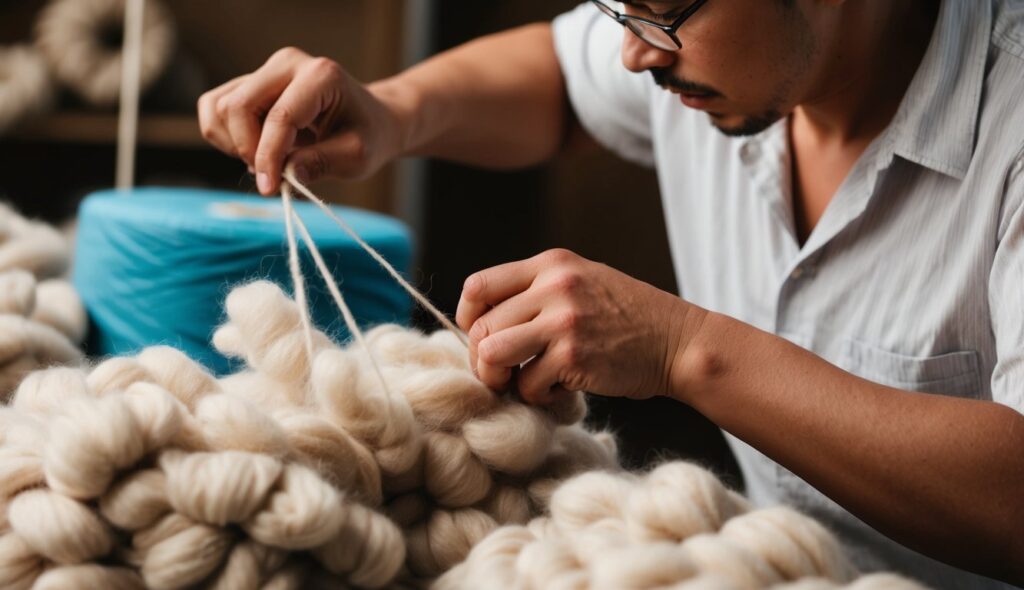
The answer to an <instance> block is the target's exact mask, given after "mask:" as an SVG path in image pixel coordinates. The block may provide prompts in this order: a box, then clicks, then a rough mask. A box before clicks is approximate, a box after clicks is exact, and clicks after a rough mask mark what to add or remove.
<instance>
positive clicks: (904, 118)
mask: <svg viewBox="0 0 1024 590" xmlns="http://www.w3.org/2000/svg"><path fill="white" fill-rule="evenodd" d="M991 35H992V5H991V3H990V2H988V1H979V2H964V1H962V0H944V1H943V2H942V3H941V6H940V8H939V15H938V18H937V19H936V23H935V31H934V32H933V33H932V39H931V43H930V44H929V46H928V49H927V51H926V53H925V55H924V58H923V59H922V60H921V65H920V66H919V67H918V69H917V73H916V74H915V75H914V79H913V81H912V82H911V83H910V87H909V88H908V89H907V92H906V94H905V95H904V97H903V101H902V102H901V103H900V107H899V109H898V110H897V112H896V116H895V117H894V118H893V122H892V124H891V125H890V127H889V129H888V130H887V132H886V135H888V136H889V137H888V139H889V140H890V142H891V145H892V153H894V154H895V155H898V156H900V157H902V158H904V159H906V160H909V161H911V162H915V163H917V164H919V165H921V166H925V167H927V168H930V169H932V170H935V171H937V172H941V173H943V174H946V175H949V176H953V177H956V178H957V179H962V178H963V177H964V175H965V174H966V173H967V169H968V167H969V166H970V163H971V158H972V157H973V155H974V147H975V140H976V135H977V130H978V129H977V128H978V114H979V110H980V104H981V93H982V85H983V84H984V77H985V62H986V60H987V58H988V50H989V43H990V40H991Z"/></svg>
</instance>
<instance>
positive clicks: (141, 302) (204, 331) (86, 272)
mask: <svg viewBox="0 0 1024 590" xmlns="http://www.w3.org/2000/svg"><path fill="white" fill-rule="evenodd" d="M295 205H296V211H297V212H298V214H299V215H300V216H301V217H302V219H303V221H304V222H305V223H306V226H307V227H308V228H309V232H310V234H311V235H312V236H313V239H314V240H315V242H316V244H317V246H318V247H319V248H320V251H321V253H322V254H323V255H324V260H325V261H326V262H327V265H328V267H330V268H331V270H332V272H333V273H334V276H335V278H336V279H337V280H338V281H339V283H340V284H341V291H342V293H343V294H344V295H345V299H346V301H347V302H348V304H349V306H350V307H351V308H352V311H353V313H354V314H355V316H356V318H357V320H358V321H359V322H360V323H361V324H362V325H373V324H378V323H382V322H398V323H405V322H407V321H408V318H409V315H410V312H411V303H410V300H409V298H408V297H407V295H406V294H405V292H404V291H403V290H402V289H401V287H400V286H399V285H397V284H396V283H395V282H394V281H393V279H391V278H390V277H389V276H388V275H387V273H386V272H385V271H384V270H383V269H381V268H380V267H379V266H378V265H377V263H376V262H375V261H374V260H373V259H371V258H370V257H369V256H368V255H367V254H366V253H365V252H363V251H362V249H360V248H359V245H358V244H356V243H355V241H354V240H352V239H351V238H350V237H348V235H346V234H345V233H344V232H343V231H342V230H341V229H340V228H339V227H337V226H336V225H335V224H334V222H333V221H331V220H330V219H329V218H328V217H327V216H326V215H324V213H323V212H322V211H320V210H319V209H318V208H317V207H316V206H315V205H313V204H312V203H307V202H301V203H296V204H295ZM334 209H335V211H337V213H338V214H339V215H340V216H341V217H342V218H343V219H345V220H346V221H347V222H348V223H349V224H350V225H351V226H352V227H353V228H354V229H355V231H356V232H357V233H358V234H359V235H360V236H361V237H362V238H363V239H364V240H366V241H367V242H368V243H369V244H370V245H371V246H373V247H374V248H376V249H377V250H379V251H380V252H381V254H382V255H383V256H384V257H385V258H386V259H387V260H388V261H389V262H391V263H392V264H393V265H394V266H395V267H396V268H397V269H399V270H400V271H404V270H408V266H409V264H410V258H411V251H412V247H411V238H410V233H409V231H408V229H407V228H406V226H405V225H403V224H402V223H401V222H399V221H397V220H395V219H392V218H389V217H386V216H383V215H378V214H375V213H370V212H366V211H361V210H355V209H349V208H345V207H335V208H334ZM78 219H79V226H78V244H77V248H76V253H75V266H74V283H75V287H76V288H77V289H78V292H79V293H80V294H81V296H82V300H83V301H84V303H85V306H86V309H87V310H88V312H89V316H90V318H91V320H92V324H93V326H92V333H91V336H90V341H89V351H88V352H89V353H90V354H94V355H115V354H131V353H134V352H136V351H138V350H139V349H141V348H144V347H146V346H150V345H156V344H166V345H170V346H174V347H176V348H179V349H181V350H183V351H185V352H186V353H187V354H188V355H189V356H191V357H192V358H194V359H196V360H198V361H200V362H202V363H204V364H205V365H206V366H208V367H209V368H210V369H211V370H213V371H215V372H217V373H224V372H226V371H228V370H230V369H231V364H230V363H229V361H228V360H227V359H226V358H224V357H223V356H221V355H220V354H218V353H217V352H216V351H215V350H214V349H213V347H212V346H211V344H210V339H211V336H212V335H213V332H214V330H215V329H216V327H217V326H218V325H219V324H221V323H222V322H223V321H224V312H223V304H224V298H225V297H226V296H227V294H228V293H229V292H230V290H231V288H232V287H233V286H235V285H236V284H238V283H241V282H245V281H250V280H255V279H261V278H262V279H269V280H271V281H274V282H276V283H278V284H279V285H281V286H282V287H283V288H284V289H285V291H287V292H291V289H292V284H291V278H290V275H289V273H288V260H287V242H286V240H285V231H284V217H283V214H282V208H281V203H280V201H279V200H276V199H274V200H272V199H264V198H261V197H255V196H248V195H241V194H236V193H230V192H216V191H207V190H195V189H180V188H142V189H136V190H133V191H131V192H129V193H125V192H117V191H104V192H100V193H95V194H93V195H91V196H89V197H88V198H87V199H86V200H85V201H84V202H83V203H82V206H81V208H80V210H79V218H78ZM300 242H301V240H300ZM300 247H301V250H300V253H301V255H302V265H303V271H304V275H305V277H306V281H307V286H308V291H309V299H310V308H311V312H312V315H313V321H314V322H315V323H316V324H317V326H318V327H319V328H320V329H322V330H325V331H327V332H328V334H330V335H331V336H332V337H335V338H337V339H344V338H347V337H348V333H347V330H346V329H345V326H344V322H343V320H342V319H341V314H340V312H339V311H338V310H337V308H336V306H335V304H334V301H333V300H332V299H331V297H330V294H329V293H328V291H327V287H326V285H325V284H324V283H323V281H322V279H320V276H319V273H318V272H317V271H316V268H315V267H314V264H313V261H312V258H310V257H309V256H308V252H307V250H306V248H305V246H304V245H301V243H300Z"/></svg>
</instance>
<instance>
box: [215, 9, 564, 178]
mask: <svg viewBox="0 0 1024 590" xmlns="http://www.w3.org/2000/svg"><path fill="white" fill-rule="evenodd" d="M198 111H199V123H200V128H201V130H202V132H203V136H204V137H205V138H206V139H207V140H208V141H210V143H212V144H213V145H214V146H216V147H217V148H219V149H220V150H222V151H224V152H225V153H227V154H229V155H233V156H237V157H239V158H240V159H242V160H243V161H245V162H246V163H247V164H249V166H250V167H251V168H253V171H254V172H255V173H256V176H257V181H258V185H259V188H260V191H261V192H262V193H263V194H272V193H274V192H276V191H277V190H278V188H279V184H280V178H281V171H282V170H283V168H284V162H285V160H286V159H287V160H289V161H290V162H291V163H293V164H295V165H296V167H297V170H298V171H299V173H300V175H302V176H305V177H306V180H313V179H315V178H316V177H318V176H322V175H331V176H335V177H339V178H353V179H354V178H363V177H366V176H369V175H371V174H373V173H374V172H376V171H377V170H378V169H380V167H381V166H383V165H384V164H386V163H387V162H389V161H391V160H392V159H394V158H396V157H400V156H403V155H425V156H435V157H441V158H447V159H451V160H456V161H459V162H463V163H467V164H474V165H479V166H487V167H493V168H508V167H519V166H529V165H532V164H537V163H540V162H542V161H544V160H546V159H548V158H550V157H551V156H553V155H554V154H555V153H557V152H558V151H559V149H560V148H561V147H562V146H563V145H565V144H566V141H567V139H568V138H570V137H579V133H578V132H576V133H571V132H572V131H573V130H574V129H576V128H577V127H576V126H575V125H574V124H573V122H574V119H573V117H572V115H571V109H570V108H569V105H568V98H567V94H566V89H565V83H564V81H563V78H562V72H561V68H560V66H559V63H558V59H557V56H556V53H555V47H554V40H553V35H552V30H551V26H550V25H549V24H536V25H530V26H525V27H521V28H518V29H514V30H511V31H507V32H504V33H499V34H496V35H491V36H488V37H484V38H481V39H479V40H476V41H473V42H471V43H468V44H466V45H463V46H460V47H457V48H455V49H452V50H450V51H447V52H445V53H442V54H440V55H438V56H436V57H434V58H432V59H430V60H428V61H426V62H424V63H423V64H421V65H418V66H416V67H414V68H412V69H410V70H408V71H406V72H403V73H401V74H398V75H397V76H394V77H392V78H389V79H386V80H382V81H379V82H375V83H373V84H370V85H368V86H367V85H363V84H362V83H360V82H359V81H357V80H356V79H354V78H353V77H352V76H351V75H349V74H348V73H347V72H346V71H345V70H344V68H343V67H342V66H341V65H339V64H337V63H336V62H333V61H331V60H329V59H325V58H316V57H312V56H310V55H307V54H305V53H303V52H302V51H300V50H298V49H294V48H288V49H283V50H281V51H279V52H277V53H275V54H274V56H272V57H271V58H270V59H269V60H268V61H267V63H266V64H264V65H263V66H262V67H261V68H260V69H259V70H257V71H255V72H253V73H251V74H247V75H245V76H240V77H239V78H236V79H235V80H232V81H230V82H228V83H226V84H223V85H221V86H220V87H218V88H215V89H213V90H211V91H209V92H207V93H206V94H204V95H203V96H202V98H200V100H199V104H198Z"/></svg>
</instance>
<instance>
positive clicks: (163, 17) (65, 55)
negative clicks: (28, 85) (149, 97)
mask: <svg viewBox="0 0 1024 590" xmlns="http://www.w3.org/2000/svg"><path fill="white" fill-rule="evenodd" d="M125 4H126V2H125V0H53V1H52V2H50V4H49V5H47V6H46V7H45V8H44V9H43V11H42V13H40V15H39V20H38V22H37V23H36V34H35V44H36V47H38V48H39V51H40V52H41V53H42V54H43V55H44V56H45V58H46V61H47V62H48V63H49V65H50V69H51V71H52V72H53V74H54V76H55V77H56V78H57V79H58V80H59V81H60V82H62V83H64V84H66V85H67V86H68V87H69V88H71V89H72V90H74V91H75V92H76V93H77V94H78V95H79V96H81V97H82V98H83V99H84V100H86V101H87V102H89V103H90V104H92V105H94V106H99V107H109V106H113V105H115V104H116V103H117V100H118V98H119V96H120V90H121V69H122V68H121V63H122V56H121V48H120V46H119V45H118V46H109V45H105V43H104V39H103V37H104V35H107V34H109V33H110V32H112V31H121V30H122V28H123V23H124V13H125ZM144 18H145V30H144V34H143V40H142V48H141V51H142V56H141V57H142V63H141V85H142V89H143V90H145V89H146V88H148V87H149V86H150V85H151V84H152V83H153V82H155V81H156V80H157V79H158V78H159V77H160V75H161V74H163V72H164V70H165V69H166V68H167V65H168V63H169V62H170V60H171V58H172V57H173V54H174V45H175V29H174V21H173V18H172V17H171V15H170V13H169V12H168V11H167V9H166V8H164V7H163V5H161V4H160V3H159V2H155V1H154V0H148V1H147V2H146V9H145V15H144Z"/></svg>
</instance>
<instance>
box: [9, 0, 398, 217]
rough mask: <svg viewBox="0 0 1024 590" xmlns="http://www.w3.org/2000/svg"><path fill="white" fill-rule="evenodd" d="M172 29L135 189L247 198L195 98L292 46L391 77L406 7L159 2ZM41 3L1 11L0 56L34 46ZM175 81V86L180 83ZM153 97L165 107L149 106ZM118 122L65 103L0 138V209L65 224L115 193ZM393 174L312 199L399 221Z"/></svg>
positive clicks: (363, 73)
mask: <svg viewBox="0 0 1024 590" xmlns="http://www.w3.org/2000/svg"><path fill="white" fill-rule="evenodd" d="M163 4H164V5H165V6H166V7H167V8H168V9H169V10H170V12H171V13H172V14H173V15H174V18H175V21H176V22H177V28H178V56H177V58H176V61H175V63H174V65H172V68H171V69H172V70H174V71H172V72H171V73H170V74H169V76H168V77H169V78H170V79H167V80H164V81H162V82H161V83H159V84H158V88H154V90H153V91H152V92H151V93H150V94H149V95H147V96H145V97H144V99H143V112H142V115H141V119H140V128H139V157H138V162H137V170H138V172H137V175H136V178H137V183H138V184H159V183H162V184H180V185H199V186H209V187H215V188H225V189H232V190H242V191H254V188H253V182H252V179H251V178H249V175H248V174H247V173H246V170H245V167H244V166H243V165H242V164H241V163H239V162H238V161H237V160H234V159H232V158H228V157H226V156H223V155H221V154H219V153H218V152H216V151H215V150H213V149H212V148H210V147H209V146H208V145H207V144H206V142H205V141H203V139H202V137H201V136H200V134H199V128H198V124H197V120H196V115H195V100H196V99H197V98H198V94H199V93H200V92H202V91H203V90H205V89H207V88H212V87H214V86H216V85H218V84H220V83H222V82H225V81H227V80H230V79H232V78H234V77H235V76H238V75H240V74H243V73H246V72H250V71H252V70H254V69H256V68H257V67H259V66H260V65H261V64H262V63H263V62H264V61H265V60H266V59H267V58H268V57H269V56H270V55H271V54H272V53H273V52H274V51H275V50H277V49H279V48H281V47H285V46H289V45H290V46H296V47H299V48H302V49H304V50H306V51H307V52H309V53H311V54H314V55H324V56H328V57H331V58H333V59H336V60H337V61H339V62H341V63H342V64H344V65H345V67H346V68H348V69H349V71H351V72H352V73H353V74H354V75H355V76H356V77H358V78H360V79H364V80H372V79H376V78H380V77H383V76H386V75H390V74H392V73H394V72H396V71H397V70H398V69H399V68H400V66H401V60H402V56H403V53H402V51H403V26H404V22H403V18H404V6H405V1H404V0H302V1H301V2H287V3H286V2H276V1H273V0H217V1H216V2H210V1H208V0H163ZM44 5H45V2H43V1H42V0H19V1H18V2H5V3H2V4H0V45H8V44H12V43H19V42H30V41H31V35H32V33H31V31H32V27H33V25H34V22H35V19H36V15H37V14H38V12H39V10H40V9H41V8H42V7H43V6H44ZM175 76H177V79H175ZM154 93H160V94H162V96H153V94H154ZM116 137H117V115H116V113H114V112H112V111H98V110H96V109H91V108H88V107H85V106H83V105H82V104H81V103H79V102H78V101H77V100H75V99H74V97H72V96H71V95H70V94H69V93H65V95H64V96H63V98H62V100H61V103H60V106H58V108H57V110H56V111H54V112H52V113H50V114H47V115H43V116H41V117H38V118H36V119H34V120H32V121H29V122H26V123H25V124H23V125H22V126H20V127H19V128H17V129H15V130H14V131H12V132H10V133H8V134H7V135H5V136H0V198H8V199H10V200H13V201H14V202H15V203H17V204H18V205H19V206H21V207H22V208H24V209H25V210H26V211H28V212H30V213H32V214H36V215H43V216H46V217H49V218H60V217H64V216H67V215H68V214H70V213H71V212H73V211H74V207H75V205H76V203H77V201H78V199H80V198H81V196H82V195H83V194H85V193H86V192H88V191H90V190H93V189H96V188H103V187H109V186H111V185H112V184H113V181H114V144H115V141H116ZM395 186H396V173H395V170H394V169H393V168H391V169H387V170H385V171H384V172H383V173H382V174H380V175H378V176H377V177H375V178H373V179H370V180H368V181H365V182H360V183H350V184H341V183H331V182H328V183H324V184H321V185H319V186H317V187H316V188H317V189H318V191H319V192H321V193H323V194H325V195H326V196H332V197H334V198H337V199H338V200H340V201H342V202H346V203H351V204H355V205H358V206H362V207H368V208H370V209H374V210H378V211H385V212H389V211H392V210H393V209H394V194H395Z"/></svg>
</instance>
